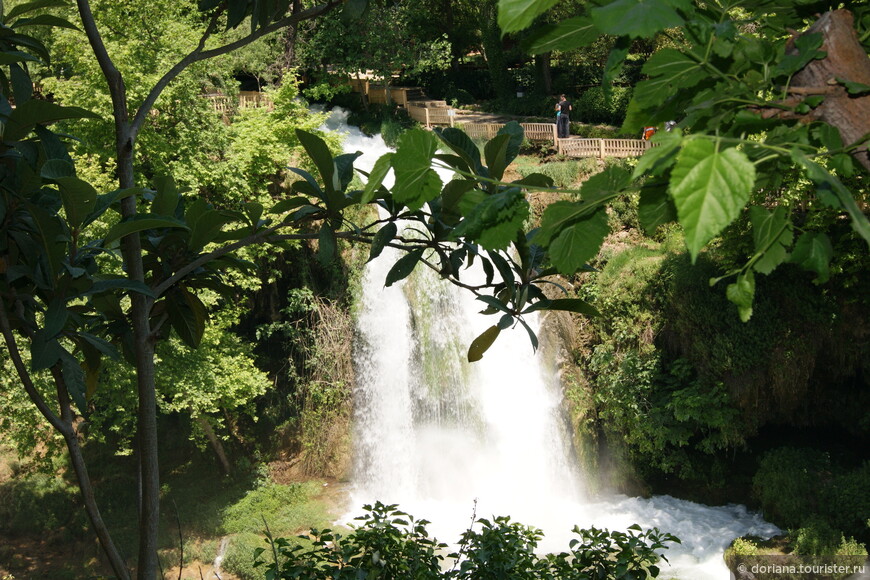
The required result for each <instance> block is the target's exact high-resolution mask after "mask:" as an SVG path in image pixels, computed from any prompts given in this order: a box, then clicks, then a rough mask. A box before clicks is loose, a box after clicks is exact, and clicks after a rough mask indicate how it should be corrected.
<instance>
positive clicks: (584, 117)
mask: <svg viewBox="0 0 870 580" xmlns="http://www.w3.org/2000/svg"><path fill="white" fill-rule="evenodd" d="M630 100H631V88H629V87H611V88H610V90H608V91H606V92H605V90H604V89H603V88H602V87H591V88H588V89H586V90H585V91H583V93H581V94H580V96H579V97H577V98H575V99H574V101H573V107H574V110H573V111H571V120H572V121H579V122H581V123H606V124H609V125H622V122H623V121H624V120H625V115H626V112H627V111H628V103H629V101H630ZM634 137H635V138H638V136H634Z"/></svg>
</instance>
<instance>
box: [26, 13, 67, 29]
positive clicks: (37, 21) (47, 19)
mask: <svg viewBox="0 0 870 580" xmlns="http://www.w3.org/2000/svg"><path fill="white" fill-rule="evenodd" d="M12 26H13V28H21V27H23V26H51V27H53V28H69V29H71V30H78V27H77V26H76V25H75V24H72V23H71V22H70V21H69V20H66V19H64V18H60V17H59V16H53V15H51V14H40V15H39V16H34V17H33V18H22V19H21V20H18V21H16V22H15V24H13V25H12Z"/></svg>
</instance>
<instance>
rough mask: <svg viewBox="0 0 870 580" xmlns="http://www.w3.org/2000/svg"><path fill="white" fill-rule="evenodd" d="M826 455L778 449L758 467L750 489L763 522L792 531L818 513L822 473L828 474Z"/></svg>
mask: <svg viewBox="0 0 870 580" xmlns="http://www.w3.org/2000/svg"><path fill="white" fill-rule="evenodd" d="M830 466H831V461H830V457H828V455H827V454H826V453H823V452H821V451H817V450H815V449H796V448H793V447H780V448H778V449H774V450H773V451H769V452H768V453H767V454H766V455H765V456H764V457H763V458H762V459H761V462H760V463H759V466H758V471H757V472H756V473H755V477H754V478H753V479H752V489H753V493H754V494H755V496H756V497H757V498H758V499H759V500H760V501H761V508H762V510H763V511H764V515H765V517H766V518H768V519H770V520H772V521H774V522H776V523H778V524H780V525H782V526H787V527H791V528H797V527H799V526H801V525H802V524H803V522H804V521H805V519H806V518H807V516H809V515H811V514H814V513H818V511H819V505H818V500H819V489H820V483H821V481H820V477H821V475H822V473H824V472H828V471H829V470H830Z"/></svg>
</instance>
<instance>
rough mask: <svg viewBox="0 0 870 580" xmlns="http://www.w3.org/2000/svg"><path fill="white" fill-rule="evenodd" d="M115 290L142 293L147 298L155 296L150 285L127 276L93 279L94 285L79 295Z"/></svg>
mask: <svg viewBox="0 0 870 580" xmlns="http://www.w3.org/2000/svg"><path fill="white" fill-rule="evenodd" d="M115 290H124V291H130V292H138V293H139V294H144V295H145V296H148V297H149V298H157V295H156V294H154V292H153V291H152V290H151V288H150V287H148V286H147V285H145V284H143V283H142V282H139V281H137V280H130V279H129V278H108V279H99V280H95V281H94V285H93V286H91V287H90V288H89V289H88V290H87V291H86V292H83V293H82V294H81V296H92V295H97V294H101V293H103V292H113V291H115Z"/></svg>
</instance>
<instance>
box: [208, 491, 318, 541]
mask: <svg viewBox="0 0 870 580" xmlns="http://www.w3.org/2000/svg"><path fill="white" fill-rule="evenodd" d="M316 486H317V484H316V483H314V482H311V483H293V484H290V485H281V484H277V483H269V484H266V485H264V486H262V487H258V488H256V489H253V490H251V491H249V492H248V494H247V495H245V497H243V498H242V499H241V500H239V501H238V502H237V503H235V504H233V505H231V506H229V507H228V508H226V509H225V510H224V512H223V528H224V531H225V533H228V534H237V533H243V532H261V531H262V530H263V528H264V522H265V525H268V527H269V529H271V530H272V531H274V532H276V533H288V532H294V531H296V530H298V529H299V528H301V527H303V526H305V525H307V524H308V523H310V522H312V521H314V522H317V521H321V520H323V519H324V517H325V516H324V514H323V513H322V511H321V509H320V508H318V507H316V506H315V505H313V504H312V503H311V502H309V501H308V500H309V498H310V497H311V496H312V495H313V492H314V489H315V487H316Z"/></svg>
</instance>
